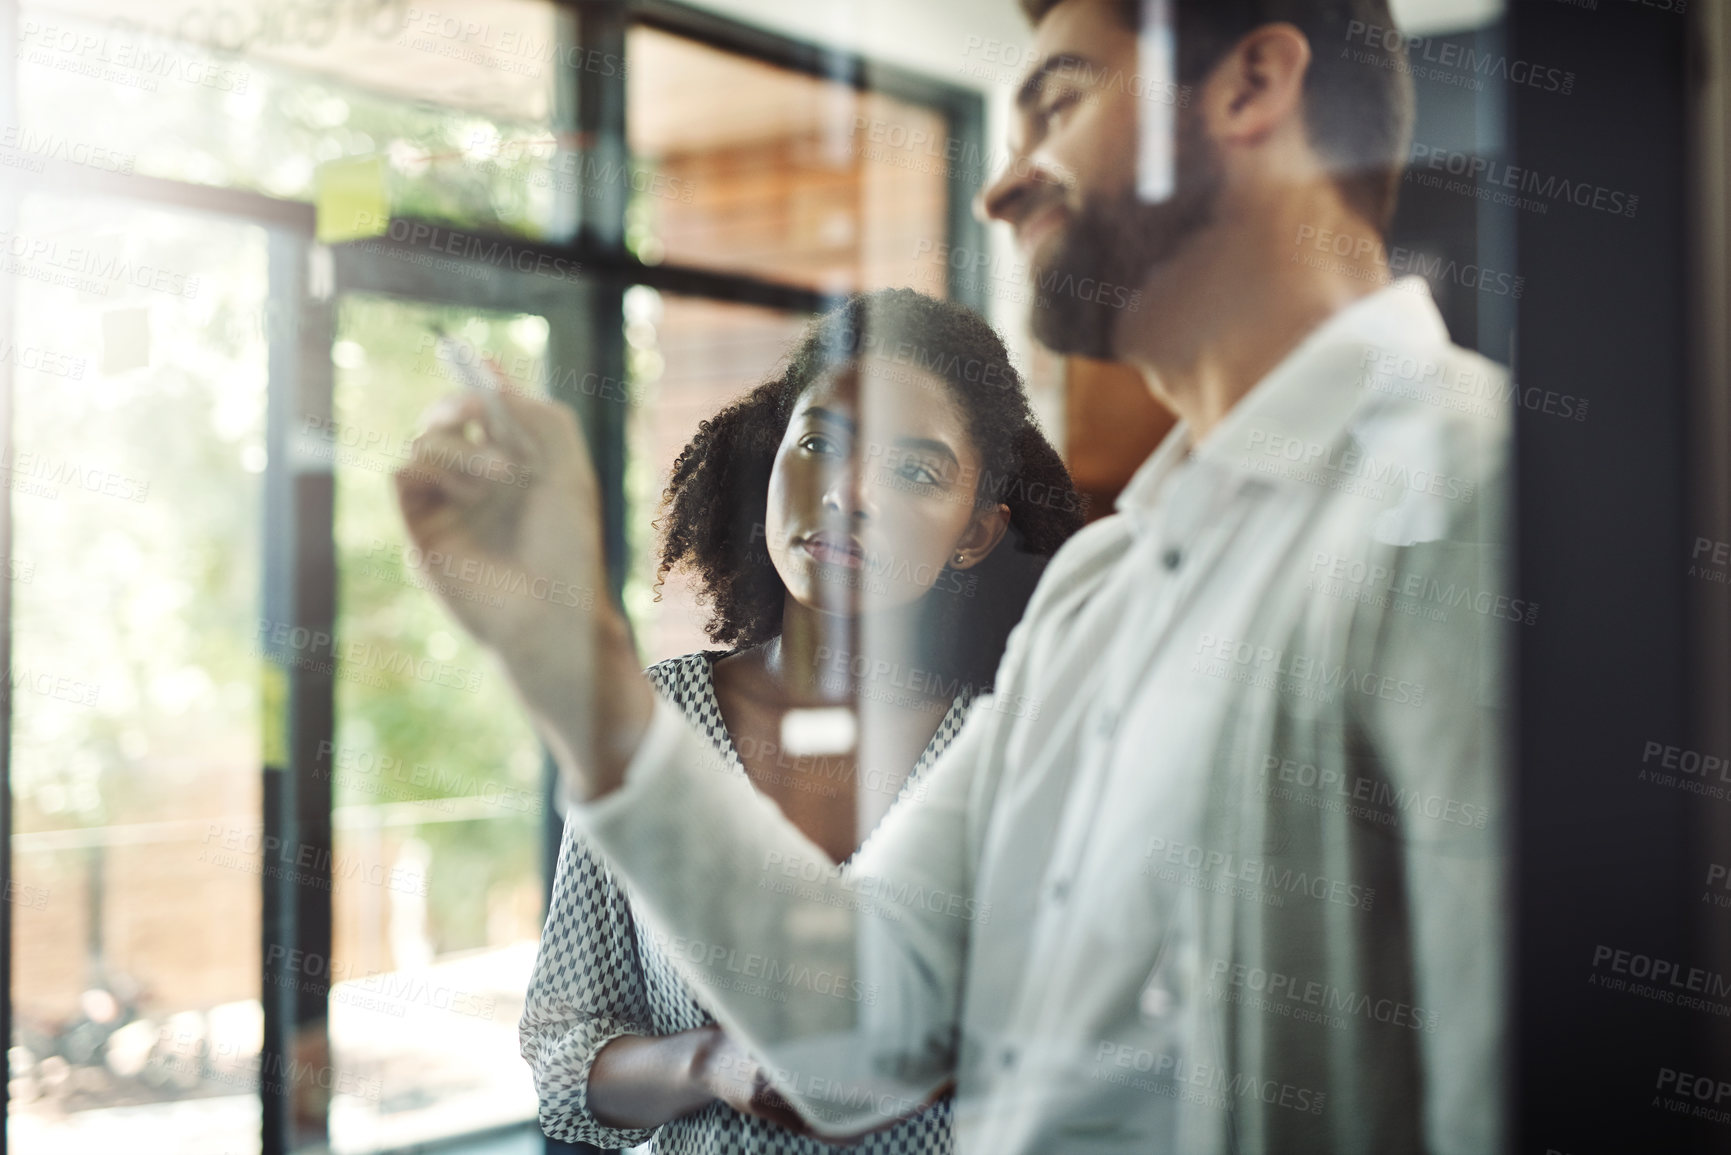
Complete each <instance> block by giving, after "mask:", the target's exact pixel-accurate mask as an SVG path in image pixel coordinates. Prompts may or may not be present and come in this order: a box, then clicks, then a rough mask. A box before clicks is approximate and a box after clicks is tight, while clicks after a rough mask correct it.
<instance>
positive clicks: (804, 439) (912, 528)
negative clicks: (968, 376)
mask: <svg viewBox="0 0 1731 1155" xmlns="http://www.w3.org/2000/svg"><path fill="white" fill-rule="evenodd" d="M981 465H982V462H981V459H980V454H979V451H978V449H977V448H976V447H975V446H974V442H973V438H972V437H970V436H969V434H968V427H967V420H966V418H965V416H964V415H963V412H962V409H961V407H960V406H959V405H958V404H957V403H956V401H955V399H954V397H953V396H952V394H951V392H950V387H949V386H948V385H947V384H946V383H945V382H944V381H943V379H942V378H940V377H937V376H935V375H933V374H930V373H925V372H922V371H920V370H917V369H913V368H910V367H908V366H905V365H897V364H894V363H892V362H889V361H886V360H884V359H882V358H879V357H865V358H862V359H860V360H859V361H856V362H853V363H850V364H848V365H843V366H838V367H836V368H835V369H833V370H831V371H830V372H828V373H826V374H824V375H823V376H821V377H819V378H817V379H816V380H815V381H813V382H812V383H811V385H809V386H807V388H806V390H805V392H803V393H801V394H800V397H799V400H798V401H797V402H796V403H795V404H794V409H793V416H792V418H791V419H790V420H789V421H788V424H787V431H786V433H785V434H784V435H783V436H782V439H781V447H780V449H778V450H777V451H776V455H775V466H774V469H773V470H772V471H771V472H770V476H769V506H768V511H767V514H766V516H765V519H764V520H765V526H764V533H765V538H766V544H767V545H768V547H769V556H770V559H771V560H772V561H773V562H774V563H775V569H776V572H777V573H778V574H780V575H781V580H782V584H783V585H785V586H786V587H787V590H788V592H789V593H790V594H792V595H793V597H794V598H795V599H796V600H798V601H799V602H800V603H801V604H802V605H805V606H809V607H810V608H812V609H815V610H821V611H824V612H828V613H836V614H857V613H866V612H872V611H876V610H883V609H892V608H895V607H897V606H905V605H908V604H910V603H912V602H915V601H918V600H919V599H920V598H921V597H923V596H925V594H926V592H927V591H928V590H930V589H931V588H932V585H933V583H934V582H936V581H937V580H938V579H939V577H940V575H944V570H945V567H946V566H947V567H948V568H949V569H950V570H952V571H964V570H967V569H969V568H972V567H973V566H975V565H977V564H979V562H980V560H981V559H983V558H984V557H985V556H986V555H987V554H989V553H990V552H991V551H992V549H993V547H995V546H996V545H997V543H998V541H999V539H1001V538H1002V537H1003V534H1004V529H1005V528H1006V527H1007V526H1008V524H1009V509H1008V508H1007V507H1005V506H1001V505H1000V506H996V507H993V508H991V509H987V510H984V511H976V510H975V508H974V492H975V487H976V486H977V485H978V484H979V482H980V479H981V478H980V474H981ZM958 555H960V557H961V558H962V560H961V561H959V562H958V561H957V557H958ZM945 580H948V581H954V580H956V579H955V576H954V573H951V574H949V575H945Z"/></svg>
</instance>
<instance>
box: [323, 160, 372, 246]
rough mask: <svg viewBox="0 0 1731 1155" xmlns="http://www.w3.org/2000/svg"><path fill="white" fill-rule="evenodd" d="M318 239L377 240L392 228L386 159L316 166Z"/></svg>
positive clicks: (324, 240)
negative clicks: (386, 185) (373, 238)
mask: <svg viewBox="0 0 1731 1155" xmlns="http://www.w3.org/2000/svg"><path fill="white" fill-rule="evenodd" d="M313 206H314V208H315V209H316V210H317V212H318V238H319V240H320V241H322V242H324V243H325V244H332V243H334V242H336V241H352V240H355V239H357V238H360V237H376V236H378V235H379V234H381V233H383V232H384V231H385V230H386V229H388V228H390V225H391V202H390V197H389V195H388V194H387V191H386V188H385V158H384V157H382V156H359V157H345V158H344V159H342V160H333V161H327V162H326V163H324V164H321V165H319V167H318V171H317V173H315V174H314V176H313Z"/></svg>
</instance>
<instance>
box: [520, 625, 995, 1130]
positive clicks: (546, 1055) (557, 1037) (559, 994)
mask: <svg viewBox="0 0 1731 1155" xmlns="http://www.w3.org/2000/svg"><path fill="white" fill-rule="evenodd" d="M720 656H721V655H720V654H706V653H694V654H687V655H685V656H684V657H681V658H670V659H668V660H667V661H665V662H659V663H657V664H656V665H654V666H651V667H650V668H649V671H648V672H649V678H650V681H651V682H652V683H654V685H655V688H656V690H657V691H658V692H659V693H660V694H661V695H662V696H663V697H665V698H667V699H668V700H669V701H671V702H673V703H674V704H675V705H677V706H679V707H680V709H682V710H683V711H684V712H685V714H686V716H687V717H688V718H690V719H691V721H692V723H693V725H695V726H696V727H697V729H698V730H699V731H700V732H701V733H703V734H705V735H707V736H708V737H709V739H710V741H711V742H713V743H714V744H715V746H716V748H717V749H718V750H719V751H720V752H721V754H722V756H723V757H724V758H725V759H726V760H727V763H728V765H729V766H730V767H732V768H733V769H734V770H735V771H736V772H738V773H740V774H744V773H745V767H744V766H743V765H742V764H741V762H740V760H739V755H738V753H737V752H736V751H735V750H734V748H733V744H732V742H731V741H730V740H729V739H728V736H727V727H726V725H725V724H724V723H723V722H722V718H721V706H720V704H719V703H718V702H717V701H716V698H715V683H714V681H713V679H712V677H711V672H710V667H711V662H712V661H714V660H715V659H716V658H718V657H720ZM972 698H973V691H972V690H971V689H970V688H967V687H964V688H963V689H962V692H961V693H960V694H958V695H957V697H956V699H955V701H954V702H952V703H951V705H950V709H949V712H948V713H946V714H945V715H944V719H943V721H942V722H941V723H939V725H938V729H937V732H936V733H935V734H933V735H932V740H931V743H930V744H929V745H928V746H927V747H926V749H925V752H924V753H923V754H921V755H920V759H919V761H918V762H917V763H916V764H915V766H914V769H913V772H912V774H911V775H910V777H909V779H908V781H909V783H910V784H911V783H913V782H916V781H918V780H919V777H920V775H922V774H924V773H925V772H926V770H927V768H928V767H929V766H930V765H931V764H932V762H933V761H934V760H935V759H936V758H937V756H938V755H939V754H940V753H942V752H943V750H944V748H945V747H947V746H948V745H949V744H950V741H951V740H952V739H953V738H954V737H955V736H956V733H957V732H958V731H959V730H960V729H961V728H962V722H963V720H964V719H965V718H966V717H967V712H968V707H969V706H970V705H971V704H972ZM714 1021H715V1020H714V1018H713V1017H712V1016H711V1015H710V1014H709V1012H708V1011H706V1010H704V1008H703V1007H702V1005H701V1004H699V1003H698V1002H697V1000H696V999H695V998H693V997H692V995H691V992H690V990H689V989H688V988H687V987H686V985H685V983H684V981H683V980H682V979H680V977H679V975H678V974H677V973H676V972H675V970H674V968H673V964H672V962H671V961H670V960H669V959H668V958H667V956H666V954H665V953H664V952H663V951H662V949H661V948H660V947H659V946H658V945H657V944H656V943H655V942H653V941H651V939H650V937H649V935H648V933H647V932H646V931H645V930H644V929H643V928H641V927H639V926H638V924H637V921H636V920H635V919H634V918H633V917H632V914H631V906H630V903H629V901H628V900H627V899H626V897H625V894H624V893H623V892H622V891H621V890H620V889H619V887H618V885H617V884H616V883H615V882H614V880H613V878H612V877H611V876H610V875H609V874H608V872H607V868H606V867H604V866H603V865H602V864H601V862H600V861H599V859H598V858H597V857H595V856H593V855H591V854H590V852H589V851H588V850H587V849H586V848H585V847H584V846H583V845H582V843H581V842H580V841H579V840H578V838H577V836H576V833H575V829H574V828H573V827H572V826H571V825H570V824H569V823H567V824H566V827H565V838H564V842H563V844H562V845H561V847H560V849H559V871H558V875H557V877H556V879H555V880H554V883H553V903H552V909H551V911H550V912H549V913H548V916H547V927H546V930H545V931H543V932H542V935H541V949H540V952H539V954H538V956H537V957H536V960H535V976H534V978H533V979H532V980H531V981H530V984H529V993H528V998H527V1002H526V1005H525V1006H524V1009H523V1021H522V1024H521V1027H520V1031H521V1036H522V1046H523V1057H524V1058H525V1059H527V1060H528V1061H529V1065H530V1067H531V1068H532V1069H533V1071H534V1075H535V1087H536V1090H537V1091H538V1092H539V1094H540V1098H541V1127H542V1129H543V1130H544V1131H546V1133H547V1134H548V1135H550V1136H552V1137H553V1138H555V1139H564V1140H567V1141H570V1142H582V1143H591V1144H594V1145H595V1146H597V1147H600V1148H602V1149H604V1150H624V1149H627V1148H631V1147H635V1146H638V1145H639V1144H642V1143H646V1142H647V1143H648V1144H649V1150H651V1151H653V1152H656V1153H657V1155H821V1153H824V1152H852V1153H853V1155H934V1153H939V1152H941V1153H944V1155H948V1152H949V1151H950V1149H951V1147H950V1103H949V1100H948V1099H945V1100H944V1101H943V1102H941V1103H940V1104H938V1105H937V1106H936V1107H934V1108H933V1109H932V1110H930V1111H926V1112H923V1113H922V1114H920V1115H918V1116H916V1117H915V1118H913V1119H909V1120H906V1121H904V1122H902V1123H899V1124H897V1125H896V1126H894V1127H892V1128H889V1129H888V1130H885V1131H880V1132H877V1133H875V1134H873V1135H871V1136H869V1137H868V1138H866V1139H865V1140H864V1141H863V1142H862V1143H861V1144H860V1145H859V1146H856V1147H836V1146H832V1145H830V1144H828V1143H820V1142H818V1141H816V1140H814V1139H807V1138H804V1137H801V1136H798V1135H794V1134H792V1133H791V1132H789V1131H786V1130H784V1129H783V1128H781V1127H778V1126H776V1125H775V1124H773V1123H769V1122H766V1121H764V1120H762V1119H758V1118H755V1117H752V1116H749V1115H741V1114H740V1113H739V1112H737V1111H735V1110H733V1109H732V1108H731V1107H728V1106H726V1105H725V1104H723V1103H720V1102H713V1103H711V1104H710V1105H709V1106H707V1107H705V1108H704V1109H703V1110H701V1111H697V1112H695V1113H693V1114H690V1115H686V1116H683V1117H681V1118H678V1119H674V1120H672V1121H670V1122H668V1123H666V1124H663V1125H662V1126H661V1127H659V1128H656V1129H653V1130H645V1131H631V1130H626V1131H621V1130H617V1129H615V1128H612V1127H607V1126H604V1125H603V1124H602V1123H601V1122H599V1121H598V1120H597V1119H596V1118H595V1116H594V1115H592V1114H590V1112H589V1104H588V1085H589V1068H590V1067H591V1066H592V1065H593V1064H594V1062H595V1056H596V1055H597V1054H598V1053H600V1051H601V1048H602V1047H604V1046H606V1045H607V1044H608V1043H610V1042H612V1041H613V1040H614V1039H616V1038H618V1037H619V1036H620V1035H627V1034H631V1035H672V1034H677V1033H678V1032H680V1031H687V1030H692V1029H694V1028H697V1027H701V1026H704V1025H706V1024H708V1023H712V1022H714Z"/></svg>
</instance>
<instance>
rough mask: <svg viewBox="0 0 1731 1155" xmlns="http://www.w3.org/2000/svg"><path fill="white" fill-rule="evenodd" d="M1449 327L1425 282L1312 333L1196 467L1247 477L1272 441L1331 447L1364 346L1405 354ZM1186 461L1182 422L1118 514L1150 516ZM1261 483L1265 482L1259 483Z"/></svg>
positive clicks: (1222, 428) (1382, 293)
mask: <svg viewBox="0 0 1731 1155" xmlns="http://www.w3.org/2000/svg"><path fill="white" fill-rule="evenodd" d="M1448 339H1449V336H1448V327H1447V326H1446V325H1445V324H1443V319H1442V314H1441V313H1439V312H1437V307H1436V303H1435V302H1434V301H1432V300H1431V295H1430V286H1429V285H1428V284H1426V283H1425V280H1424V278H1422V277H1402V278H1400V279H1399V280H1397V281H1395V282H1394V283H1393V284H1391V285H1388V286H1385V287H1384V288H1382V289H1378V290H1377V291H1376V292H1374V293H1371V294H1369V295H1368V296H1365V297H1361V298H1359V299H1358V300H1357V301H1354V302H1353V303H1352V304H1350V305H1348V306H1347V307H1346V308H1344V309H1341V310H1340V311H1339V312H1337V313H1335V314H1334V315H1333V316H1332V317H1330V318H1328V319H1327V320H1326V321H1324V322H1323V323H1322V324H1320V325H1318V326H1317V327H1316V328H1315V329H1313V330H1311V332H1310V334H1309V335H1308V336H1306V337H1305V338H1304V340H1302V341H1300V342H1299V343H1298V346H1297V347H1296V348H1294V349H1293V350H1292V352H1290V353H1288V354H1287V355H1286V357H1285V358H1284V359H1283V360H1282V361H1281V362H1280V364H1278V365H1276V366H1275V367H1274V368H1273V369H1272V370H1270V371H1269V373H1268V375H1267V376H1265V377H1264V378H1263V379H1262V380H1261V381H1259V382H1257V383H1256V385H1255V386H1254V387H1253V388H1252V389H1251V390H1250V392H1248V393H1246V394H1245V395H1244V396H1243V397H1242V398H1240V399H1239V401H1238V404H1236V405H1234V406H1233V407H1232V408H1231V410H1230V411H1228V412H1227V414H1226V416H1225V418H1224V419H1223V420H1222V421H1221V422H1220V424H1219V425H1218V426H1216V427H1215V429H1214V432H1213V433H1212V434H1210V435H1209V436H1208V437H1207V438H1206V439H1205V440H1204V441H1203V442H1202V444H1201V445H1200V446H1197V447H1196V448H1195V459H1196V461H1198V462H1206V463H1208V464H1209V465H1213V466H1219V467H1222V468H1224V469H1225V470H1228V471H1230V472H1233V473H1242V472H1249V471H1250V470H1251V469H1252V463H1253V461H1254V456H1253V453H1254V452H1263V451H1265V450H1266V447H1267V446H1268V445H1269V444H1270V442H1271V439H1272V438H1275V437H1281V438H1290V439H1294V440H1296V441H1297V442H1298V443H1299V444H1300V445H1302V446H1305V447H1306V450H1307V451H1308V447H1309V446H1312V445H1315V446H1327V445H1330V444H1332V443H1333V442H1334V441H1335V440H1336V439H1337V438H1338V437H1339V435H1340V432H1341V430H1342V429H1344V428H1345V427H1346V424H1347V422H1348V421H1349V420H1350V419H1351V417H1352V414H1353V412H1354V411H1355V410H1356V409H1357V408H1358V406H1359V403H1360V401H1361V400H1362V398H1363V390H1362V389H1361V388H1360V386H1359V381H1360V378H1361V377H1362V376H1363V373H1364V357H1363V350H1364V348H1365V347H1366V346H1375V347H1380V348H1387V349H1402V350H1410V349H1417V348H1425V347H1431V346H1436V345H1446V344H1447V343H1448ZM1190 453H1191V443H1190V430H1189V426H1188V425H1187V423H1185V422H1183V421H1180V422H1179V423H1178V424H1177V425H1176V426H1174V427H1173V429H1172V431H1171V432H1170V433H1168V434H1167V435H1166V438H1165V439H1164V440H1163V441H1161V442H1160V446H1159V448H1157V449H1155V451H1154V452H1153V454H1151V455H1150V456H1149V458H1148V460H1147V461H1145V462H1143V463H1142V466H1141V468H1140V469H1138V470H1137V471H1136V473H1135V475H1134V476H1132V477H1131V478H1130V481H1129V483H1128V484H1127V485H1125V486H1124V490H1123V492H1122V493H1120V494H1119V495H1118V500H1117V503H1116V508H1117V509H1118V510H1119V511H1120V512H1126V513H1128V512H1132V511H1136V510H1142V511H1146V510H1149V509H1151V508H1152V507H1153V506H1154V504H1155V502H1156V500H1157V498H1158V496H1159V491H1160V489H1161V488H1162V487H1163V485H1164V483H1165V481H1166V479H1167V478H1168V477H1169V476H1171V474H1172V472H1173V471H1174V470H1175V469H1177V468H1178V466H1180V465H1182V464H1183V463H1184V461H1185V459H1186V458H1187V457H1188V456H1189V455H1190ZM1258 476H1262V475H1258Z"/></svg>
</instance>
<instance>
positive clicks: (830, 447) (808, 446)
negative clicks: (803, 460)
mask: <svg viewBox="0 0 1731 1155" xmlns="http://www.w3.org/2000/svg"><path fill="white" fill-rule="evenodd" d="M799 447H800V448H801V449H803V450H805V451H806V452H807V453H834V452H836V444H835V442H834V441H832V440H831V439H830V438H828V437H825V436H824V435H823V434H821V433H807V434H806V435H805V436H804V437H801V438H800V439H799Z"/></svg>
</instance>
